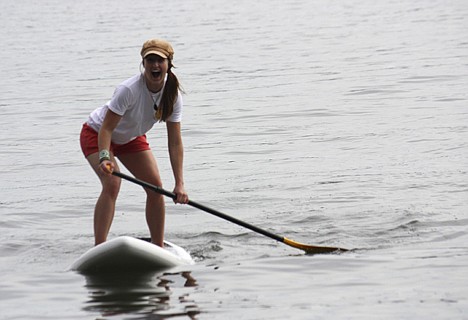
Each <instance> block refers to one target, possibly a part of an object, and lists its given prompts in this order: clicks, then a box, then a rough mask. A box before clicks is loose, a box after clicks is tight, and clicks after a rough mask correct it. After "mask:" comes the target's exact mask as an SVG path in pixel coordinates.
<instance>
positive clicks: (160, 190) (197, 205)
mask: <svg viewBox="0 0 468 320" xmlns="http://www.w3.org/2000/svg"><path fill="white" fill-rule="evenodd" d="M112 174H113V175H114V176H117V177H120V178H123V179H125V180H128V181H131V182H133V183H136V184H138V185H140V186H142V187H144V188H147V189H150V190H153V191H155V192H157V193H159V194H162V195H165V196H167V197H169V198H172V199H175V198H176V195H175V194H174V193H172V192H170V191H167V190H164V189H163V188H161V187H158V186H155V185H152V184H149V183H147V182H145V181H142V180H139V179H136V178H134V177H131V176H128V175H126V174H124V173H121V172H117V171H113V172H112ZM188 205H190V206H192V207H195V208H197V209H200V210H203V211H205V212H208V213H211V214H212V215H215V216H217V217H219V218H222V219H224V220H227V221H230V222H233V223H235V224H237V225H240V226H242V227H244V228H247V229H250V230H252V231H255V232H257V233H260V234H263V235H264V236H267V237H269V238H271V239H274V240H276V241H279V242H282V243H284V244H287V245H289V246H291V247H294V248H296V249H301V250H304V251H305V252H306V253H308V254H316V253H331V252H339V251H342V252H343V251H348V250H347V249H343V248H336V247H322V246H312V245H307V244H302V243H299V242H296V241H293V240H291V239H288V238H286V237H282V236H279V235H276V234H274V233H271V232H269V231H266V230H263V229H261V228H259V227H256V226H254V225H251V224H249V223H247V222H244V221H241V220H239V219H236V218H234V217H231V216H229V215H227V214H224V213H222V212H219V211H217V210H214V209H212V208H209V207H207V206H205V205H203V204H200V203H197V202H195V201H192V200H189V202H188Z"/></svg>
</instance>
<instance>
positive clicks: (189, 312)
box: [0, 0, 468, 319]
mask: <svg viewBox="0 0 468 320" xmlns="http://www.w3.org/2000/svg"><path fill="white" fill-rule="evenodd" d="M467 16H468V4H467V3H466V2H465V1H461V0H460V1H442V0H434V1H386V2H379V3H376V2H375V1H354V0H353V1H326V2H324V1H305V0H297V1H287V2H285V1H264V0H260V1H255V2H251V1H236V2H233V1H190V2H188V1H171V3H170V4H167V3H160V2H155V1H138V2H136V3H131V4H130V2H127V1H112V2H110V1H99V2H95V1H90V0H83V1H78V2H76V1H75V2H71V1H70V2H67V1H58V0H55V1H54V0H48V1H33V0H16V1H3V2H2V4H1V10H0V21H2V22H1V26H2V28H1V29H0V30H1V31H0V41H1V44H2V50H0V61H1V64H0V68H1V69H0V71H1V74H2V77H1V78H0V87H1V92H2V94H1V97H0V110H1V118H0V132H1V140H0V153H1V155H2V156H1V157H0V181H1V183H0V194H1V198H0V261H1V263H0V283H1V286H0V310H1V311H0V318H1V319H161V318H165V317H177V318H196V319H284V318H288V319H464V318H468V298H467V296H468V289H467V286H466V282H467V277H466V269H467V266H468V249H467V248H466V242H467V240H468V235H467V226H468V214H467V208H468V183H467V163H468V145H467V141H468V125H467V123H468V109H467V101H468V97H467V96H468V95H467V91H466V88H467V86H468V81H467V79H468V63H467V61H468V59H467V58H468V41H467V40H466V34H467V31H468V18H467ZM154 36H162V37H165V38H167V39H168V40H170V41H171V42H172V43H173V45H174V47H175V50H176V54H175V64H176V66H177V69H176V72H177V74H178V75H179V77H180V79H181V81H182V84H183V86H184V88H185V91H186V92H187V95H186V96H185V104H186V108H185V113H184V120H183V135H184V143H185V149H186V152H185V154H186V156H185V176H186V177H185V180H186V185H187V189H188V190H189V193H190V196H191V198H192V199H194V200H196V201H198V202H201V203H204V204H206V205H209V206H211V207H213V208H216V209H218V210H220V211H223V212H226V213H228V214H231V215H233V216H236V217H238V218H239V219H242V220H245V221H248V222H249V223H252V224H255V225H258V226H261V227H263V228H265V229H268V230H270V231H272V232H275V233H278V234H280V235H284V236H287V237H289V238H291V239H294V240H296V241H299V242H303V243H307V244H322V245H333V246H342V247H346V248H352V249H355V250H353V251H351V252H350V253H346V254H340V255H322V256H308V255H303V254H302V253H301V251H298V250H295V249H293V248H290V247H287V246H285V245H283V244H280V243H276V242H274V241H272V240H270V239H268V238H265V237H263V236H260V235H257V234H254V233H252V232H249V231H248V230H245V229H243V228H241V227H238V226H236V225H233V224H232V223H229V222H226V221H223V220H221V219H219V218H217V217H213V216H211V215H209V214H207V213H203V212H201V211H198V210H196V209H193V208H188V207H183V206H174V205H169V208H168V216H167V220H168V221H167V237H168V239H169V240H171V241H173V242H175V243H177V244H179V245H181V246H183V247H185V248H187V249H188V250H190V251H191V252H192V255H193V256H194V257H195V259H197V264H196V265H195V266H193V267H189V268H185V269H184V268H183V269H181V270H171V271H169V272H167V273H164V274H150V275H141V276H139V277H138V278H135V277H131V276H127V277H125V278H119V279H116V278H115V277H112V276H110V277H109V278H103V279H89V278H88V279H87V278H85V277H83V276H81V275H78V274H75V273H73V272H70V271H67V268H68V266H69V265H70V264H71V263H72V262H73V261H74V259H76V258H77V257H78V256H79V255H80V254H81V253H83V252H84V251H85V250H86V249H88V248H89V247H90V246H91V245H92V242H93V240H92V239H93V236H92V210H93V207H94V202H95V198H96V196H97V193H98V191H99V184H98V181H97V179H96V178H95V177H94V175H93V173H92V172H91V170H90V169H89V168H88V165H87V163H86V161H85V160H84V159H83V157H82V155H81V151H80V150H79V144H78V135H79V131H80V129H81V125H82V123H83V121H84V120H85V119H86V117H87V115H88V113H89V112H90V111H91V110H92V109H94V108H95V107H97V106H99V105H101V104H102V103H104V102H105V101H106V100H107V99H108V98H109V97H110V95H111V94H112V92H113V90H114V87H115V85H117V84H118V83H120V82H121V81H122V80H124V79H126V78H128V77H130V76H132V75H133V74H135V73H136V72H138V70H139V69H138V68H139V66H138V64H139V49H140V46H141V44H142V43H143V41H145V40H146V39H148V38H151V37H154ZM149 139H150V141H151V144H152V147H153V150H154V153H155V155H156V157H157V159H158V161H159V166H160V169H161V170H162V174H163V178H164V181H166V187H167V188H168V189H170V188H172V174H171V171H170V166H169V162H168V157H167V152H166V144H165V143H166V140H165V139H166V137H165V129H164V127H163V126H158V127H156V128H155V129H154V130H153V131H152V132H151V133H150V134H149ZM143 207H144V195H143V192H141V190H140V189H139V188H138V187H136V186H134V185H131V184H129V183H124V184H123V187H122V190H121V196H120V198H119V202H118V209H117V212H116V217H115V220H114V224H113V226H112V230H111V234H110V236H111V237H115V236H118V235H134V236H147V229H146V225H145V223H144V218H143Z"/></svg>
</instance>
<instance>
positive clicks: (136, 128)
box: [87, 74, 183, 144]
mask: <svg viewBox="0 0 468 320" xmlns="http://www.w3.org/2000/svg"><path fill="white" fill-rule="evenodd" d="M163 91H164V87H163V89H162V90H161V91H159V92H157V93H152V92H151V91H149V90H148V88H147V87H146V83H145V79H144V76H143V75H142V74H137V75H135V76H133V77H132V78H130V79H128V80H126V81H124V82H122V83H121V84H120V85H119V86H118V87H117V88H116V89H115V91H114V95H113V96H112V99H111V100H110V101H109V102H107V103H106V104H105V105H104V106H102V107H99V108H97V109H96V110H94V111H93V112H92V113H91V114H90V115H89V118H88V121H87V123H88V125H89V126H90V127H91V128H93V129H94V130H96V131H97V132H99V129H100V128H101V125H102V122H103V121H104V117H105V116H106V113H107V110H111V111H113V112H115V113H116V114H118V115H120V116H122V119H121V120H120V122H119V124H118V125H117V127H116V128H115V130H114V132H113V133H112V142H113V143H115V144H125V143H128V142H130V141H132V140H133V139H135V138H136V137H138V136H141V135H144V134H146V133H147V132H148V131H149V130H150V129H151V128H152V127H153V125H154V124H155V123H156V122H157V121H158V120H157V119H156V118H155V110H154V103H155V102H156V104H157V105H159V103H160V101H161V96H162V92H163ZM182 105H183V101H182V94H181V93H180V91H179V95H178V97H177V100H176V102H175V104H174V111H173V112H172V114H171V115H170V116H169V117H168V118H167V120H166V121H168V122H180V121H181V120H182Z"/></svg>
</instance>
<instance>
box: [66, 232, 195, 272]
mask: <svg viewBox="0 0 468 320" xmlns="http://www.w3.org/2000/svg"><path fill="white" fill-rule="evenodd" d="M164 246H165V248H164V249H163V248H161V247H159V246H157V245H154V244H152V243H150V242H147V241H144V240H140V239H137V238H133V237H127V236H124V237H118V238H115V239H112V240H109V241H106V242H104V243H101V244H99V245H97V246H95V247H93V248H91V249H89V250H88V251H86V252H85V253H84V254H83V255H82V256H81V257H79V258H78V259H77V260H76V261H75V262H74V263H73V264H72V265H71V267H70V269H71V270H75V271H78V272H80V273H83V274H87V273H99V272H132V271H142V270H145V271H153V270H164V269H170V268H173V267H176V266H182V265H191V264H194V261H193V260H192V258H191V257H190V254H189V253H188V252H187V251H185V250H184V249H183V248H181V247H179V246H177V245H175V244H173V243H170V242H169V241H164Z"/></svg>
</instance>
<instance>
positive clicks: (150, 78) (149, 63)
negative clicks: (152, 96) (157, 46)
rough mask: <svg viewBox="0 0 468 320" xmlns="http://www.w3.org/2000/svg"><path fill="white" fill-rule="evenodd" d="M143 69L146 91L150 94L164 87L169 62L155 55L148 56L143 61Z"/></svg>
mask: <svg viewBox="0 0 468 320" xmlns="http://www.w3.org/2000/svg"><path fill="white" fill-rule="evenodd" d="M144 67H145V79H146V85H147V86H148V89H149V90H150V91H152V92H158V91H159V90H161V89H162V87H163V86H164V79H165V78H166V74H167V71H168V69H169V60H168V59H165V58H163V57H161V56H158V55H157V54H150V55H148V56H146V58H145V60H144Z"/></svg>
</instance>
